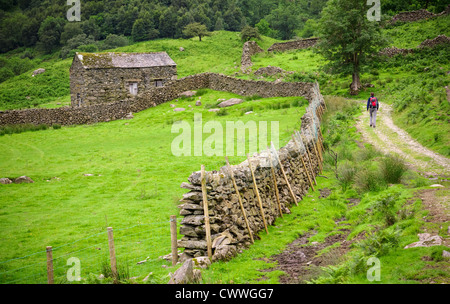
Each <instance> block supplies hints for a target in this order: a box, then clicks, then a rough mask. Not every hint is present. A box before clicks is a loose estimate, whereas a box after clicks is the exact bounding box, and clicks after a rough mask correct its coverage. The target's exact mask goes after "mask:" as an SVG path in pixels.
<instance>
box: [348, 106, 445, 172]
mask: <svg viewBox="0 0 450 304" xmlns="http://www.w3.org/2000/svg"><path fill="white" fill-rule="evenodd" d="M365 106H366V105H365V102H364V104H363V107H364V111H365ZM391 113H392V107H391V106H390V105H388V104H380V110H379V111H378V115H377V127H376V128H371V127H370V126H369V119H370V118H369V113H368V112H367V113H365V114H363V115H362V116H361V117H360V119H359V120H358V122H357V124H356V128H357V129H358V131H359V132H360V133H361V134H362V137H363V139H364V141H365V142H368V143H370V144H372V145H373V146H375V147H376V148H378V149H379V150H380V151H382V152H383V153H386V154H397V155H399V156H401V157H403V158H404V159H405V160H406V162H407V163H408V164H409V166H410V167H412V168H413V169H415V170H417V171H421V172H423V173H424V174H425V175H428V176H430V175H432V176H436V175H441V176H442V175H443V176H448V175H450V159H449V158H447V157H444V156H442V155H440V154H438V153H436V152H433V151H431V150H430V149H427V148H425V147H424V146H422V145H421V144H420V143H418V142H417V141H416V140H414V139H413V138H412V137H411V136H410V135H409V134H408V133H406V132H405V131H404V130H402V129H401V128H399V127H398V126H396V125H395V124H394V122H393V120H392V116H391Z"/></svg>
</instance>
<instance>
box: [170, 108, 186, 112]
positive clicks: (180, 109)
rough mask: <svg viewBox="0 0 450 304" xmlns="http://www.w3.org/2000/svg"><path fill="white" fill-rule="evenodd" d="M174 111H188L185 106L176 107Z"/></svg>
mask: <svg viewBox="0 0 450 304" xmlns="http://www.w3.org/2000/svg"><path fill="white" fill-rule="evenodd" d="M173 111H174V112H183V111H186V109H185V108H175V109H173Z"/></svg>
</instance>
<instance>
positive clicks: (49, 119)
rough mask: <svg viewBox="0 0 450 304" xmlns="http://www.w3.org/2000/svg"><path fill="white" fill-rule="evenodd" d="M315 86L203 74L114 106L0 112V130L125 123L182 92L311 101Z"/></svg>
mask: <svg viewBox="0 0 450 304" xmlns="http://www.w3.org/2000/svg"><path fill="white" fill-rule="evenodd" d="M312 86H313V84H312V83H305V82H295V83H294V82H289V83H288V82H283V83H274V82H267V81H252V80H242V79H237V78H232V77H229V76H225V75H221V74H213V73H203V74H197V75H192V76H188V77H185V78H181V79H178V80H173V81H170V82H168V83H167V84H166V85H165V86H164V87H155V88H153V89H151V90H149V91H147V92H145V93H142V94H139V95H138V96H136V97H134V98H127V99H123V100H121V101H117V102H112V103H105V104H94V105H88V106H81V107H61V108H56V109H26V110H12V111H0V126H5V125H15V124H34V125H39V124H47V125H54V124H59V125H80V124H92V123H98V122H107V121H112V120H118V119H126V118H127V116H128V114H129V113H130V112H131V113H136V112H140V111H143V110H145V109H147V108H150V107H154V106H157V105H159V104H161V103H165V102H167V101H170V100H173V99H176V98H178V97H179V95H180V94H181V93H182V92H185V91H188V90H197V89H201V88H209V89H213V90H217V91H228V92H233V93H236V94H239V95H243V96H252V95H259V96H261V97H277V96H280V97H285V96H304V97H306V98H308V97H309V95H310V92H311V88H312Z"/></svg>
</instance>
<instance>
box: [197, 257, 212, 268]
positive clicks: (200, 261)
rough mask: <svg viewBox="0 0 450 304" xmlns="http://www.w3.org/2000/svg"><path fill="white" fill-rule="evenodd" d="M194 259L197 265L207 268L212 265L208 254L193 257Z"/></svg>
mask: <svg viewBox="0 0 450 304" xmlns="http://www.w3.org/2000/svg"><path fill="white" fill-rule="evenodd" d="M192 261H194V265H195V267H200V268H203V269H206V268H208V267H209V266H210V265H211V260H210V259H209V257H207V256H202V257H196V258H193V259H192Z"/></svg>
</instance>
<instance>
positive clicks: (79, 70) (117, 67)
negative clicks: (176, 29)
mask: <svg viewBox="0 0 450 304" xmlns="http://www.w3.org/2000/svg"><path fill="white" fill-rule="evenodd" d="M176 79H177V65H176V63H175V62H174V61H173V60H172V59H171V58H170V57H169V55H167V53H166V52H159V53H76V54H75V57H74V59H73V62H72V66H71V67H70V97H71V104H72V107H80V106H84V105H92V104H98V103H108V102H115V101H120V100H125V99H130V98H133V97H135V96H137V95H138V94H141V93H144V92H146V91H148V90H150V89H152V88H155V87H162V86H164V84H165V83H166V82H168V81H170V80H176Z"/></svg>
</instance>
